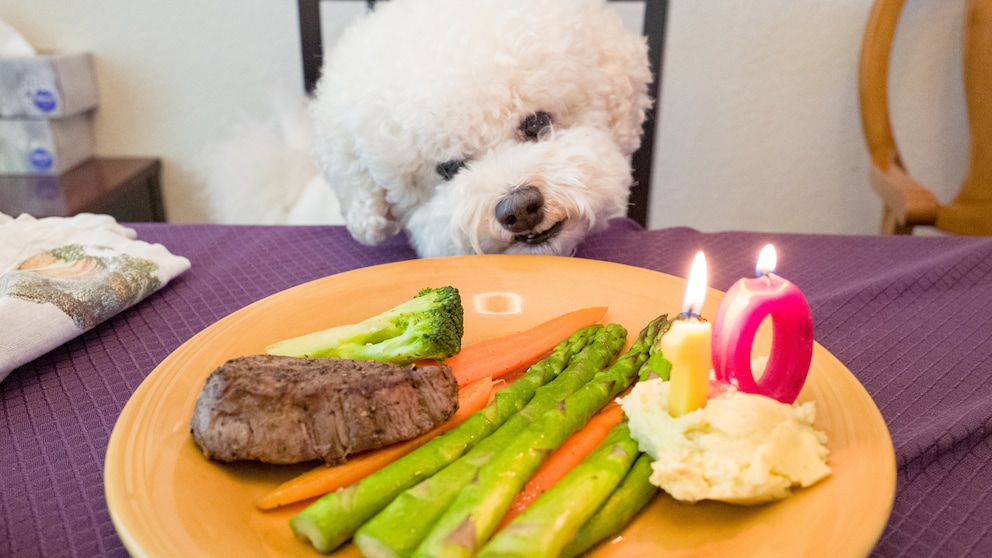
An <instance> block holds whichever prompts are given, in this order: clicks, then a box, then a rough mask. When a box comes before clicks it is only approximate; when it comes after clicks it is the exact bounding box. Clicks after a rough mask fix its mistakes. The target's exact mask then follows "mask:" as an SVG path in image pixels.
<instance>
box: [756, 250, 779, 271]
mask: <svg viewBox="0 0 992 558" xmlns="http://www.w3.org/2000/svg"><path fill="white" fill-rule="evenodd" d="M776 260H777V258H776V256H775V247H774V246H772V245H771V244H765V247H764V248H762V249H761V253H760V254H758V264H757V265H755V266H754V274H755V275H757V276H758V277H761V276H762V275H768V274H770V273H775V264H776V263H777V261H776Z"/></svg>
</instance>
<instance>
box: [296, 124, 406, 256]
mask: <svg viewBox="0 0 992 558" xmlns="http://www.w3.org/2000/svg"><path fill="white" fill-rule="evenodd" d="M335 129H337V128H335V127H331V128H330V130H335ZM327 130H328V128H324V129H323V130H322V131H321V130H320V129H318V132H317V134H316V137H315V141H314V155H315V157H316V159H317V161H318V162H319V164H320V169H321V173H322V174H323V176H324V179H325V180H326V181H327V183H328V184H330V185H331V188H332V189H333V190H334V193H335V194H336V195H337V198H338V200H339V202H340V204H341V214H342V216H343V217H344V221H345V225H347V227H348V232H350V233H351V236H353V237H354V238H355V240H357V241H359V242H361V243H362V244H368V245H375V244H379V243H381V242H384V241H385V240H386V239H388V238H389V237H391V236H393V235H395V234H396V233H397V232H399V230H400V224H399V222H398V220H397V219H396V217H395V215H393V212H392V204H391V203H390V202H389V200H388V199H387V197H386V190H385V189H384V188H382V187H381V186H380V185H378V184H377V183H376V181H375V179H374V178H373V176H372V174H371V173H370V172H369V169H368V167H367V166H366V165H365V164H364V163H363V162H362V160H361V155H360V154H359V153H358V151H357V150H356V149H355V145H354V142H353V138H352V137H351V136H349V135H347V134H335V133H334V132H330V133H329V132H328V131H327Z"/></svg>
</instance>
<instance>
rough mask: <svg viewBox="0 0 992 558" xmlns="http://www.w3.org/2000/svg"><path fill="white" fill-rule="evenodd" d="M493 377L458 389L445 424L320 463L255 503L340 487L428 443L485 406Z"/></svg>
mask: <svg viewBox="0 0 992 558" xmlns="http://www.w3.org/2000/svg"><path fill="white" fill-rule="evenodd" d="M493 387H494V386H493V382H492V379H490V378H482V379H479V380H476V381H474V382H472V383H470V384H468V385H466V386H464V387H461V388H459V390H458V411H457V412H455V414H454V415H452V416H451V418H449V419H448V420H446V421H445V422H443V423H442V424H440V425H438V426H436V427H435V428H433V429H431V430H430V431H428V432H426V433H424V434H421V435H420V436H417V437H416V438H413V439H410V440H406V441H404V442H399V443H396V444H393V445H390V446H387V447H385V448H382V449H378V450H373V451H370V452H366V453H364V454H362V455H360V456H358V457H355V458H353V459H350V460H348V461H347V462H346V463H343V464H341V465H335V466H333V467H327V466H325V465H321V466H319V467H317V468H315V469H311V470H310V471H307V472H306V473H303V474H302V475H299V476H297V477H294V478H292V479H290V480H288V481H286V482H284V483H283V484H281V485H279V486H278V487H276V488H275V489H274V490H272V492H269V493H268V494H266V495H265V496H262V498H260V499H259V500H258V501H257V502H256V503H255V505H256V506H258V507H259V508H260V509H263V510H271V509H273V508H277V507H279V506H285V505H286V504H292V503H295V502H300V501H302V500H306V499H308V498H315V497H317V496H323V495H324V494H327V493H328V492H333V491H334V490H337V489H339V488H342V487H345V486H349V485H351V484H354V483H356V482H358V481H360V480H361V479H363V478H365V477H367V476H368V475H371V474H372V473H374V472H376V471H378V470H379V469H381V468H383V467H385V466H386V465H388V464H390V463H392V462H393V461H396V460H397V459H399V458H400V457H403V456H404V455H406V454H408V453H410V452H411V451H413V450H415V449H417V448H418V447H420V446H422V445H424V444H426V443H427V442H428V441H430V440H431V439H432V438H434V437H435V436H439V435H441V434H443V433H445V432H447V431H448V430H451V429H452V428H454V427H455V426H458V425H459V424H461V423H462V422H464V421H465V419H467V418H468V417H469V416H470V415H471V414H472V413H474V412H476V411H478V410H479V409H481V408H483V407H485V406H486V404H487V403H488V402H489V398H490V396H491V395H492V392H493Z"/></svg>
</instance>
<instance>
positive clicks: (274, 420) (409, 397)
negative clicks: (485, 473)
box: [191, 355, 458, 465]
mask: <svg viewBox="0 0 992 558" xmlns="http://www.w3.org/2000/svg"><path fill="white" fill-rule="evenodd" d="M457 409H458V383H457V382H456V381H455V378H454V376H452V374H451V369H450V368H449V367H447V366H437V365H432V366H417V365H412V366H398V365H395V364H387V363H383V362H372V361H360V360H345V359H332V358H326V359H325V358H295V357H284V356H273V355H253V356H246V357H240V358H235V359H232V360H229V361H227V362H226V363H224V364H223V365H222V366H221V367H220V368H218V369H217V370H215V371H214V372H213V373H211V374H210V377H208V378H207V381H206V384H205V385H204V386H203V390H202V391H201V392H200V395H199V397H198V398H197V401H196V408H195V409H194V411H193V420H192V423H191V430H192V433H193V439H194V440H195V441H196V443H197V445H198V446H199V447H200V449H201V450H202V451H203V453H204V454H206V456H207V457H210V458H213V459H218V460H221V461H237V460H258V461H264V462H266V463H299V462H303V461H309V460H313V459H323V460H324V461H325V462H326V463H328V464H332V465H333V464H338V463H342V462H344V461H345V459H346V457H347V456H348V455H351V454H354V453H357V452H360V451H364V450H369V449H374V448H379V447H382V446H386V445H389V444H392V443H394V442H398V441H401V440H406V439H410V438H413V437H415V436H418V435H420V434H422V433H424V432H426V431H428V430H430V429H431V428H433V427H434V426H436V425H438V424H440V423H441V422H444V421H445V420H447V419H448V418H449V417H450V416H451V415H452V414H454V412H455V411H456V410H457Z"/></svg>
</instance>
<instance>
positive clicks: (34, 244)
mask: <svg viewBox="0 0 992 558" xmlns="http://www.w3.org/2000/svg"><path fill="white" fill-rule="evenodd" d="M189 266H190V263H189V260H188V259H186V258H184V257H182V256H176V255H173V254H172V253H170V252H169V250H168V249H167V248H165V247H164V246H162V245H161V244H149V243H147V242H143V241H140V240H137V233H136V232H135V231H134V230H133V229H130V228H127V227H124V226H122V225H120V224H119V223H117V221H115V220H114V218H113V217H111V216H109V215H95V214H91V213H84V214H80V215H76V216H73V217H45V218H42V219H35V218H34V217H31V216H29V215H21V216H19V217H17V218H16V219H15V218H12V217H10V216H8V215H4V214H3V213H0V381H2V380H3V379H4V378H6V377H7V375H8V374H10V372H11V371H12V370H14V369H15V368H17V367H18V366H20V365H22V364H25V363H27V362H30V361H31V360H33V359H35V358H37V357H39V356H41V355H43V354H45V353H47V352H48V351H50V350H52V349H54V348H56V347H58V346H60V345H62V344H63V343H65V342H67V341H69V340H71V339H73V338H74V337H76V336H78V335H80V334H81V333H83V332H85V331H87V330H90V329H92V328H94V327H96V326H97V325H98V324H100V323H101V322H103V321H104V320H106V319H108V318H110V317H111V316H114V315H115V314H117V313H118V312H120V311H122V310H124V309H126V308H129V307H131V306H133V305H134V304H136V303H138V302H139V301H141V300H142V299H144V298H145V297H147V296H148V295H150V294H152V293H153V292H155V291H156V290H158V289H160V288H161V287H163V286H165V284H166V283H168V282H169V281H170V280H171V279H172V278H174V277H176V276H177V275H179V274H180V273H182V272H184V271H186V270H187V269H189Z"/></svg>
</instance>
